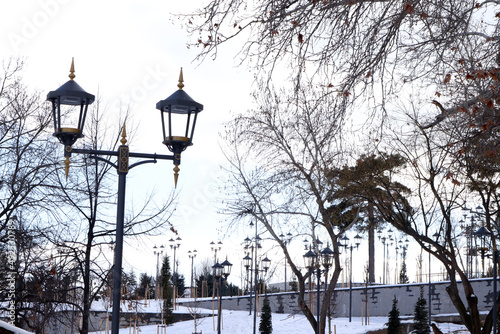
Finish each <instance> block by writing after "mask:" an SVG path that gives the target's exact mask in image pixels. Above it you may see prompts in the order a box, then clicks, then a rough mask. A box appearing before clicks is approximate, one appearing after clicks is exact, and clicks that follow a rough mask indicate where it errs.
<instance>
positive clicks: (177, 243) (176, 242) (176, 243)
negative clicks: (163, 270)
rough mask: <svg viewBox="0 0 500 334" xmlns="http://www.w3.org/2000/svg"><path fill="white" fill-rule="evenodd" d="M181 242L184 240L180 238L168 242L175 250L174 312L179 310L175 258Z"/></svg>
mask: <svg viewBox="0 0 500 334" xmlns="http://www.w3.org/2000/svg"><path fill="white" fill-rule="evenodd" d="M181 241H182V239H181V238H180V237H177V238H176V239H175V240H174V238H170V240H169V241H168V242H169V244H170V249H173V250H174V266H173V270H172V277H173V284H174V288H173V296H172V298H173V304H174V310H175V309H177V296H178V294H179V291H177V276H178V275H177V269H176V268H177V265H176V262H177V260H176V258H175V255H176V251H177V249H179V248H180V247H181Z"/></svg>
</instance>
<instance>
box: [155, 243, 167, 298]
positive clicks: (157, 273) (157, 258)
mask: <svg viewBox="0 0 500 334" xmlns="http://www.w3.org/2000/svg"><path fill="white" fill-rule="evenodd" d="M164 249H165V246H163V245H161V246H160V247H156V245H154V247H153V253H154V254H155V255H156V281H155V285H156V288H155V299H158V294H159V292H160V286H159V284H158V282H159V281H160V255H162V254H163V250H164Z"/></svg>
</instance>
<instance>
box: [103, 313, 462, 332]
mask: <svg viewBox="0 0 500 334" xmlns="http://www.w3.org/2000/svg"><path fill="white" fill-rule="evenodd" d="M176 312H180V313H189V310H188V308H186V307H179V309H178V310H176ZM197 312H201V313H211V312H212V310H206V309H200V308H198V309H197ZM259 321H260V318H259V317H257V321H256V326H257V328H256V333H258V332H259V330H258V329H259V327H258V326H259ZM198 322H199V324H198V329H197V332H198V333H200V332H202V333H203V334H211V333H217V316H215V317H206V318H203V319H198ZM272 322H273V334H293V333H301V334H302V333H304V334H306V333H314V330H313V329H312V327H311V325H310V324H309V322H308V321H307V319H306V318H305V317H304V316H303V315H298V314H296V315H290V314H277V313H273V314H272ZM385 323H387V317H371V318H370V319H369V325H366V326H364V325H363V324H362V320H361V318H359V317H357V318H356V317H353V318H352V322H349V319H348V318H334V319H332V324H331V326H332V327H331V333H341V334H363V333H366V332H367V331H373V330H378V329H382V328H384V327H385ZM222 324H223V325H222V333H227V334H230V333H252V328H253V314H252V315H249V313H248V311H229V310H223V311H222ZM438 327H439V329H441V330H442V331H443V333H444V334H451V333H454V334H458V333H467V331H466V330H465V327H464V326H461V325H455V324H449V323H446V324H438ZM96 333H99V332H96ZM101 333H102V334H104V331H103V332H101ZM137 333H140V334H162V331H161V330H160V331H159V330H158V326H157V325H153V326H142V327H140V329H139V330H138V331H136V333H134V331H133V330H131V329H129V328H123V329H121V330H120V334H137ZM163 333H164V334H165V332H163ZM166 333H184V334H189V333H194V321H193V320H192V321H183V322H177V323H175V324H173V325H171V326H168V327H167V328H166ZM326 333H328V325H327V328H326Z"/></svg>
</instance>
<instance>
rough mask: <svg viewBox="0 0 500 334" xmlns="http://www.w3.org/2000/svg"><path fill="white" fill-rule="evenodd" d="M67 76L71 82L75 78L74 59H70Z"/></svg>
mask: <svg viewBox="0 0 500 334" xmlns="http://www.w3.org/2000/svg"><path fill="white" fill-rule="evenodd" d="M68 76H69V78H70V80H73V79H74V78H75V77H76V75H75V58H74V57H72V58H71V67H70V68H69V75H68Z"/></svg>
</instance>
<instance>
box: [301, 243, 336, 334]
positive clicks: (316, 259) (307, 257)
mask: <svg viewBox="0 0 500 334" xmlns="http://www.w3.org/2000/svg"><path fill="white" fill-rule="evenodd" d="M322 244H323V243H322V242H321V241H319V240H318V239H316V245H322ZM334 254H335V253H334V252H333V251H332V250H331V249H330V248H329V247H328V246H327V247H326V248H325V249H323V250H322V251H319V252H318V253H316V252H313V251H312V250H311V249H309V251H308V252H307V253H305V254H304V255H303V258H304V264H305V267H306V268H307V270H308V271H309V273H310V274H311V275H313V274H316V280H317V284H316V333H317V334H319V332H320V331H319V330H320V328H319V322H320V319H319V318H320V286H321V265H323V267H324V268H325V282H326V281H327V278H328V270H329V268H330V267H331V266H332V262H333V256H334ZM315 269H316V272H315V271H314V270H315ZM325 290H326V283H325Z"/></svg>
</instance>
